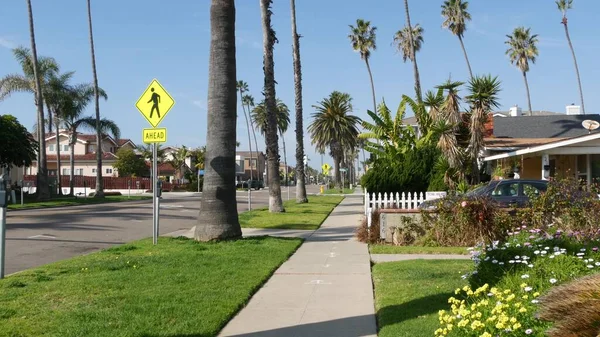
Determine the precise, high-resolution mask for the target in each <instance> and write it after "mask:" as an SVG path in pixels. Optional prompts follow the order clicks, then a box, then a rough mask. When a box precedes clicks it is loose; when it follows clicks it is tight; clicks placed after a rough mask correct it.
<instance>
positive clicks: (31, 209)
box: [6, 197, 152, 213]
mask: <svg viewBox="0 0 600 337" xmlns="http://www.w3.org/2000/svg"><path fill="white" fill-rule="evenodd" d="M146 201H152V197H150V198H149V199H144V200H123V201H110V202H99V203H90V204H73V205H59V206H44V207H28V208H16V209H13V208H7V209H6V213H9V212H21V211H34V210H43V209H53V208H67V207H81V206H97V205H112V204H124V203H135V202H139V203H142V202H146Z"/></svg>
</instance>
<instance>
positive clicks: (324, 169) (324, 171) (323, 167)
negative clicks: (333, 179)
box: [321, 164, 331, 175]
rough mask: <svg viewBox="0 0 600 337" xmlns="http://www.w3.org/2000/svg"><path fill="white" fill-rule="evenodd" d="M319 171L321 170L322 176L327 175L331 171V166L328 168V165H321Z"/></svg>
mask: <svg viewBox="0 0 600 337" xmlns="http://www.w3.org/2000/svg"><path fill="white" fill-rule="evenodd" d="M321 169H322V170H323V174H324V175H329V170H330V169H331V166H329V164H323V166H321Z"/></svg>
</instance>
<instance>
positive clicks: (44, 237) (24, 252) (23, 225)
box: [5, 185, 319, 274]
mask: <svg viewBox="0 0 600 337" xmlns="http://www.w3.org/2000/svg"><path fill="white" fill-rule="evenodd" d="M318 189H319V187H318V186H315V185H312V186H307V192H308V193H316V192H318ZM295 192H296V191H295V188H294V187H291V188H290V198H292V199H293V198H294V197H295ZM282 197H283V200H287V189H286V188H285V187H284V188H282ZM200 198H201V194H199V193H183V194H180V193H163V199H162V200H161V209H160V234H161V235H162V234H167V233H171V232H174V231H177V230H182V229H190V228H191V227H193V226H194V225H195V224H196V223H195V221H196V216H197V215H198V211H199V209H200ZM268 201H269V193H268V191H267V190H261V191H252V204H253V208H259V207H265V206H267V205H268ZM237 206H238V207H237V208H238V212H240V213H241V212H245V211H247V210H248V193H247V192H239V191H238V193H237ZM151 236H152V201H151V200H145V201H132V202H122V203H112V204H101V205H86V206H75V207H69V208H53V209H37V210H22V211H9V212H8V216H7V232H6V241H7V242H6V269H5V273H6V274H11V273H15V272H18V271H21V270H25V269H29V268H32V267H36V266H40V265H44V264H47V263H50V262H54V261H58V260H62V259H66V258H70V257H73V256H77V255H82V254H87V253H90V252H94V251H97V250H100V249H104V248H107V247H111V246H114V245H117V244H123V243H126V242H129V241H133V240H138V239H142V238H146V237H151Z"/></svg>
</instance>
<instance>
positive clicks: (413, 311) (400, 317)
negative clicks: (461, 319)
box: [377, 292, 454, 334]
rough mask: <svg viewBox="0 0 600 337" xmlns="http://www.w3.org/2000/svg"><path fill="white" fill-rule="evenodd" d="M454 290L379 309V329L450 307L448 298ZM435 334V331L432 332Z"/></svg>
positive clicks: (452, 294)
mask: <svg viewBox="0 0 600 337" xmlns="http://www.w3.org/2000/svg"><path fill="white" fill-rule="evenodd" d="M452 296H454V293H453V292H447V293H441V294H435V295H429V296H425V297H421V298H417V299H414V300H411V301H408V302H405V303H402V304H398V305H390V306H387V307H383V308H381V309H379V310H378V311H377V325H378V327H379V330H381V329H383V328H384V327H386V326H388V325H394V324H397V323H401V322H404V321H408V320H411V319H415V318H420V317H422V316H426V315H430V314H437V313H438V312H439V311H440V310H446V309H449V305H448V299H449V298H450V297H452ZM431 333H432V334H433V331H432V332H431Z"/></svg>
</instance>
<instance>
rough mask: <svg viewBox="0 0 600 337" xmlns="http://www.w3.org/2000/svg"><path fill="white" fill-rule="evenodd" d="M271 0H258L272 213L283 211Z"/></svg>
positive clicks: (270, 209)
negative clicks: (261, 36)
mask: <svg viewBox="0 0 600 337" xmlns="http://www.w3.org/2000/svg"><path fill="white" fill-rule="evenodd" d="M271 3H272V0H260V9H261V16H262V30H263V55H264V61H263V65H264V66H263V68H264V72H265V87H264V94H265V107H266V109H267V120H268V122H269V123H268V127H267V132H266V138H267V139H266V142H267V160H268V166H269V170H268V175H269V211H270V212H272V213H279V212H284V211H285V209H284V208H283V200H282V199H281V182H280V179H279V144H278V143H279V140H278V139H277V138H278V137H277V104H276V99H275V97H276V96H275V63H274V62H273V48H274V44H275V31H274V30H273V28H272V27H271Z"/></svg>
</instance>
